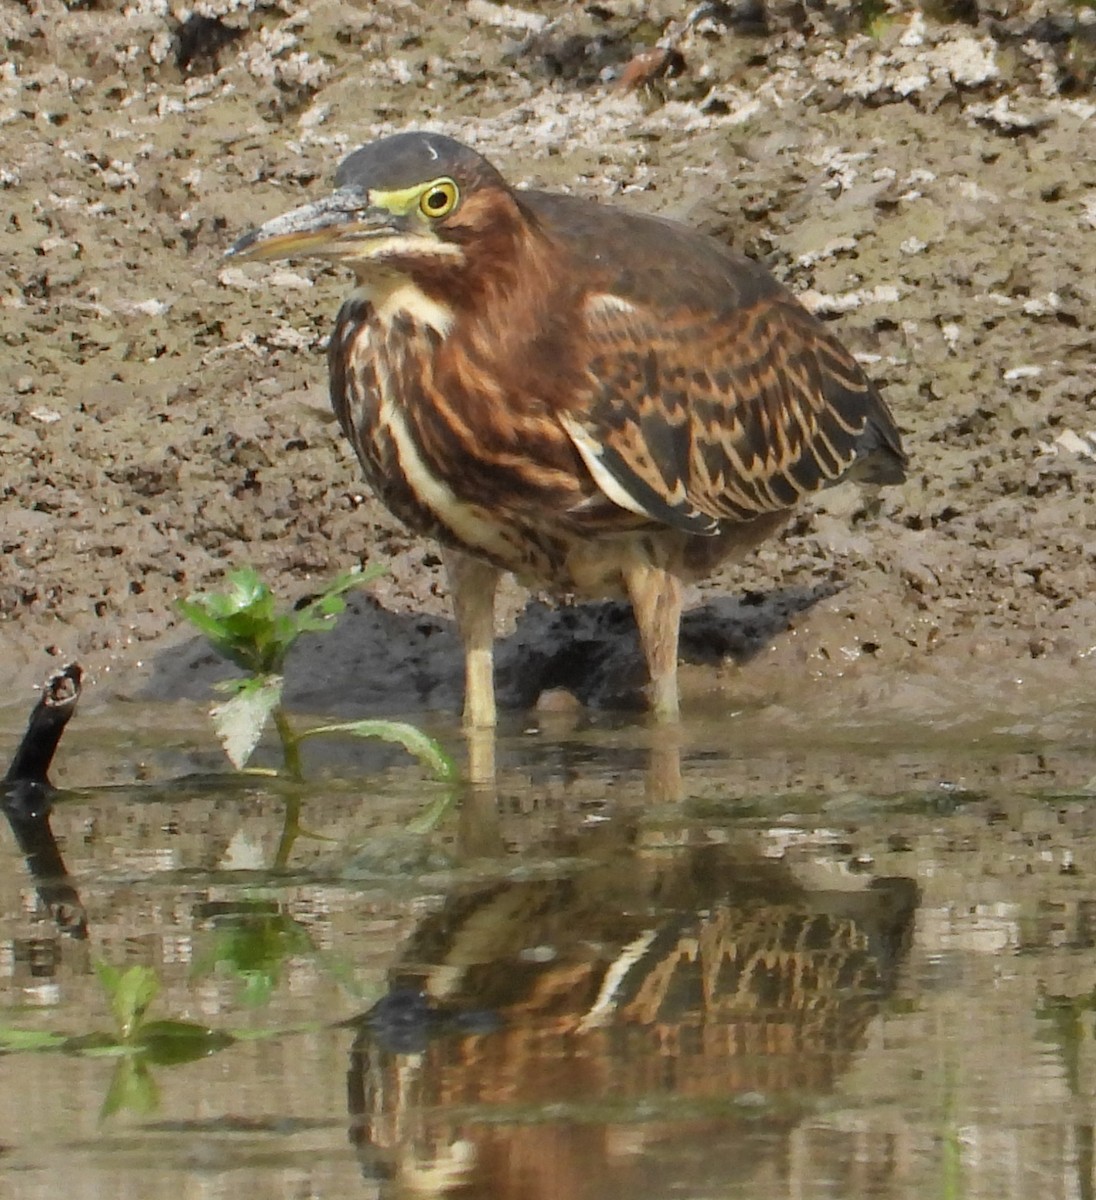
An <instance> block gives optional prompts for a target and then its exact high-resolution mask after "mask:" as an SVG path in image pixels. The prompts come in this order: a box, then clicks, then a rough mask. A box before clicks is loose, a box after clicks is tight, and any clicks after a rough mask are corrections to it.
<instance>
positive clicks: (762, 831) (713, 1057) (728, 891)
mask: <svg viewBox="0 0 1096 1200" xmlns="http://www.w3.org/2000/svg"><path fill="white" fill-rule="evenodd" d="M8 716H9V717H10V719H9V720H8V721H7V723H6V725H5V727H4V728H5V735H6V736H5V745H10V744H13V742H14V739H15V737H16V736H17V734H18V732H19V726H20V720H19V716H18V715H16V714H8ZM1090 718H1091V714H1090V713H1088V712H1086V711H1084V710H1082V709H1078V710H1077V711H1076V712H1074V713H1073V714H1072V716H1071V717H1070V719H1068V720H1066V719H1058V720H1057V722H1056V725H1055V733H1056V736H1055V738H1053V739H1048V738H1046V737H1045V736H1043V735H1042V733H1041V732H1040V730H1039V729H1037V728H1034V727H1032V726H1028V725H1024V724H1023V723H1022V722H1017V721H1016V720H1014V719H1010V720H1009V721H998V722H996V723H994V722H986V723H984V724H983V725H981V726H978V727H973V726H970V727H967V728H965V729H961V730H956V729H955V728H949V729H942V728H934V727H933V724H932V722H931V721H923V722H920V723H918V724H911V725H909V727H908V728H907V727H904V726H903V727H895V726H894V724H893V723H890V724H888V723H886V722H879V723H878V724H876V725H872V724H871V723H866V722H864V721H863V720H860V721H857V722H852V721H847V720H842V722H841V723H840V725H839V726H837V727H834V726H833V724H831V723H827V724H825V725H823V724H821V723H816V724H813V725H811V724H804V723H803V722H799V723H798V724H796V723H795V722H794V721H792V720H791V719H790V718H787V719H785V717H783V716H781V714H779V713H774V712H773V711H759V712H757V713H748V712H746V713H739V714H737V715H735V716H734V717H733V718H728V717H727V715H726V714H717V713H712V714H708V715H707V716H706V715H704V714H701V715H699V716H698V717H696V718H695V719H694V720H693V721H692V723H691V724H690V725H689V726H688V727H687V728H686V730H685V731H684V732H683V733H682V734H681V735H680V736H678V737H677V738H673V739H671V738H664V737H658V736H655V735H654V734H652V733H651V732H650V731H647V730H645V729H644V728H642V727H641V726H639V725H637V724H636V723H635V722H634V721H629V722H622V723H614V722H612V721H608V720H604V719H601V720H597V721H590V722H587V721H584V720H581V719H580V720H572V721H568V720H566V719H555V720H554V721H548V720H547V719H545V720H544V721H543V722H540V723H536V722H529V723H525V724H518V725H515V726H514V727H513V728H510V729H508V730H506V731H504V733H503V735H502V736H501V738H500V740H499V743H498V746H497V751H496V771H497V778H496V781H495V783H494V784H493V785H488V784H484V785H481V786H479V787H477V788H474V789H469V790H467V791H466V792H465V793H463V794H462V795H461V796H460V797H459V802H455V803H453V804H452V805H451V806H450V807H449V808H445V800H446V796H445V793H444V790H443V789H442V788H441V786H440V785H437V784H434V783H431V782H428V781H425V780H424V779H423V776H422V773H421V772H420V771H419V770H418V769H416V768H415V767H413V766H409V765H407V764H406V763H405V762H404V761H403V760H401V759H400V758H399V756H398V755H396V754H394V753H392V752H389V751H384V752H378V753H374V752H373V751H370V750H368V749H366V750H363V749H361V748H355V749H353V750H350V751H343V750H341V749H340V750H339V751H337V752H335V751H332V750H330V749H328V750H326V751H325V750H323V749H320V750H318V751H314V752H313V753H314V757H313V760H312V762H311V763H310V768H309V769H310V772H311V776H312V778H313V779H314V780H315V782H313V783H310V785H309V786H308V788H307V789H306V790H305V791H304V792H303V793H302V794H297V793H295V792H293V791H292V790H291V789H287V788H286V787H284V786H283V785H278V784H276V783H274V782H273V781H269V780H264V779H261V778H250V779H240V778H239V777H233V776H230V775H228V774H227V773H225V772H224V771H223V769H222V767H221V763H220V760H219V758H218V756H217V753H216V750H215V748H214V747H213V746H212V745H211V743H210V740H209V734H208V732H207V730H206V729H205V726H204V724H203V722H202V720H201V717H200V714H199V713H198V712H197V711H196V710H191V709H187V708H183V707H181V706H164V707H162V708H157V707H155V706H153V707H142V708H141V709H140V710H136V709H133V708H127V707H124V706H115V707H112V708H110V709H105V710H100V711H98V712H96V711H94V710H91V711H88V712H87V713H81V714H80V715H78V717H77V718H76V720H75V721H74V722H73V724H72V725H71V727H70V729H69V731H68V732H67V733H66V735H65V739H64V740H63V741H62V745H61V749H60V752H59V754H58V759H57V763H56V767H55V772H54V774H55V776H56V777H57V781H58V782H64V783H65V784H66V785H70V786H71V787H72V790H71V791H70V792H67V793H66V794H64V795H63V796H62V798H61V799H60V801H59V802H58V804H57V805H56V807H55V808H54V810H53V812H52V814H51V815H50V818H49V820H50V828H51V832H52V834H53V835H54V838H55V840H56V845H57V848H58V849H59V851H60V853H61V854H62V856H63V859H64V862H65V863H66V864H67V867H68V871H69V880H68V881H67V882H68V885H69V886H70V887H71V889H73V891H71V892H67V893H66V892H58V891H57V889H56V887H54V888H53V890H50V888H49V887H47V886H45V885H42V886H41V890H37V889H36V886H35V881H34V880H33V879H32V877H31V875H30V873H29V871H28V867H27V863H26V862H25V860H24V855H23V853H22V852H21V851H20V849H19V847H18V846H17V845H16V842H15V839H14V837H13V836H11V835H10V834H9V833H8V831H7V830H5V831H4V838H3V840H2V842H0V1025H2V1026H3V1027H4V1028H5V1029H7V1030H9V1031H10V1030H12V1029H18V1030H21V1031H23V1032H25V1033H27V1034H34V1033H39V1034H43V1035H48V1034H65V1035H72V1036H77V1037H79V1036H85V1035H88V1034H91V1033H92V1032H100V1033H101V1034H102V1035H103V1039H102V1043H103V1044H102V1046H101V1047H100V1049H99V1052H98V1053H95V1054H90V1053H87V1052H86V1051H87V1049H88V1047H87V1044H86V1043H84V1044H83V1045H82V1047H80V1048H82V1049H83V1051H84V1052H82V1053H73V1052H71V1051H72V1050H73V1049H74V1046H73V1044H72V1043H70V1044H69V1045H68V1047H67V1049H68V1050H69V1051H70V1052H63V1051H62V1050H57V1051H53V1052H45V1051H32V1050H29V1049H28V1050H24V1051H20V1052H12V1053H7V1054H5V1055H3V1056H2V1057H0V1080H2V1087H0V1112H2V1121H0V1194H2V1195H3V1196H4V1197H11V1198H13V1200H24V1198H26V1200H31V1198H35V1200H36V1198H39V1197H42V1198H45V1197H50V1198H52V1197H56V1196H57V1195H59V1194H62V1193H63V1194H64V1195H66V1197H69V1198H70V1200H82V1198H84V1197H89V1198H90V1197H101V1196H104V1195H110V1196H112V1197H122V1198H126V1197H135V1198H136V1197H142V1198H148V1197H156V1196H161V1195H162V1196H171V1197H184V1198H189V1197H203V1198H205V1197H220V1196H230V1195H231V1196H233V1197H235V1196H239V1195H241V1194H242V1195H246V1196H248V1197H258V1198H260V1200H265V1198H267V1197H270V1198H274V1197H279V1198H280V1197H302V1196H316V1197H348V1196H359V1195H360V1196H370V1197H372V1196H384V1197H387V1196H403V1195H420V1194H436V1195H453V1196H456V1195H460V1196H465V1197H507V1196H515V1197H516V1196H519V1195H520V1196H522V1197H523V1198H526V1200H528V1197H531V1196H532V1197H544V1198H545V1200H549V1198H551V1200H556V1198H559V1200H563V1198H567V1200H583V1198H585V1197H591V1198H594V1197H597V1198H599V1200H600V1198H607V1200H612V1198H614V1197H621V1198H622V1200H623V1198H624V1197H628V1198H630V1200H632V1198H634V1200H646V1198H648V1197H649V1198H651V1200H654V1198H655V1197H658V1198H662V1197H666V1196H677V1195H680V1196H686V1197H695V1198H697V1200H699V1198H703V1197H716V1196H718V1197H765V1198H769V1197H785V1196H786V1197H789V1198H791V1197H794V1198H796V1200H823V1198H826V1200H829V1198H848V1197H881V1198H882V1197H886V1198H888V1200H890V1198H895V1200H898V1198H902V1200H905V1198H911V1200H912V1198H913V1197H917V1198H918V1200H920V1198H922V1197H926V1196H940V1197H983V1196H984V1197H987V1198H989V1197H992V1198H993V1200H1000V1198H1003V1197H1017V1198H1020V1197H1023V1198H1024V1200H1027V1198H1028V1197H1030V1196H1033V1195H1037V1196H1039V1197H1040V1198H1046V1200H1056V1198H1058V1197H1062V1198H1063V1200H1064V1198H1066V1197H1086V1196H1090V1195H1092V1194H1093V1172H1094V1165H1093V1164H1094V1152H1093V1109H1094V1098H1096V1055H1094V1053H1093V1040H1092V1035H1093V1032H1094V1018H1093V1010H1094V1009H1096V955H1094V953H1093V948H1094V943H1096V902H1094V900H1093V899H1092V891H1091V884H1090V881H1091V878H1092V873H1093V870H1094V869H1096V837H1094V832H1096V805H1094V803H1093V801H1094V793H1093V787H1094V781H1096V741H1094V740H1093V739H1092V738H1091V737H1088V736H1087V734H1086V730H1088V729H1090V728H1091V721H1090ZM793 726H794V732H792V729H793ZM437 732H439V733H440V734H441V735H442V736H443V737H444V738H445V740H446V741H448V742H449V743H450V744H453V745H456V744H459V739H458V737H457V734H456V731H455V730H454V729H452V728H451V727H445V726H442V727H441V728H440V729H439V730H437ZM298 803H299V806H300V811H299V814H298V824H299V826H300V827H302V828H303V830H304V831H305V833H304V834H301V835H299V836H295V837H294V836H293V835H292V831H291V833H290V835H289V836H287V834H286V827H285V824H284V821H285V816H286V813H287V810H288V811H289V812H290V815H291V816H292V815H293V811H294V806H295V805H296V804H298ZM431 806H434V807H435V809H437V810H439V812H440V815H438V817H437V822H436V824H435V826H434V828H433V829H432V830H431V831H428V832H418V831H416V830H415V828H414V825H413V822H414V821H415V819H416V818H418V817H421V816H422V814H423V813H424V812H426V811H427V810H428V809H430V807H431ZM435 815H437V814H435ZM24 833H25V831H24ZM38 834H39V835H41V834H42V830H41V829H40V828H39V830H38ZM312 834H315V835H319V836H318V837H313V836H310V835H312ZM321 839H323V840H321ZM279 857H280V858H281V860H282V861H283V864H284V865H282V866H281V867H278V868H276V867H275V864H276V863H277V862H278V861H279ZM40 883H41V881H40ZM82 916H83V918H85V919H86V925H84V924H83V923H82V921H81V917H82ZM100 962H105V963H108V964H111V965H113V966H115V967H118V968H126V967H129V966H139V967H144V968H148V969H149V976H150V977H154V978H155V980H156V982H157V983H158V985H159V992H158V994H157V995H156V997H155V999H153V1000H152V1002H151V1004H150V1006H149V1009H148V1012H147V1014H146V1017H145V1019H146V1020H154V1019H160V1020H170V1021H175V1022H189V1023H193V1024H195V1025H199V1026H202V1027H208V1028H210V1029H212V1030H215V1031H217V1032H218V1034H220V1035H221V1036H220V1038H219V1040H217V1041H213V1042H210V1043H208V1044H205V1043H199V1044H197V1046H198V1049H199V1050H201V1051H203V1053H202V1054H201V1056H199V1057H192V1058H190V1060H189V1061H181V1062H170V1061H164V1059H169V1058H171V1057H172V1055H171V1054H168V1053H166V1052H164V1051H163V1047H160V1048H159V1049H157V1050H154V1051H153V1050H149V1049H148V1047H147V1046H144V1047H143V1048H139V1047H136V1043H133V1042H131V1043H130V1044H128V1046H125V1047H123V1048H124V1049H126V1050H128V1053H126V1054H119V1053H118V1036H117V1017H116V1015H115V1014H113V1013H112V1011H111V1004H110V1000H109V998H108V995H107V991H106V990H105V989H104V986H103V983H102V982H101V980H100V978H99V976H98V974H97V972H96V968H95V964H96V963H100ZM188 1044H189V1043H188ZM176 1057H188V1056H185V1055H176ZM112 1107H113V1108H114V1109H115V1111H113V1112H112V1113H110V1114H109V1115H104V1109H110V1108H112Z"/></svg>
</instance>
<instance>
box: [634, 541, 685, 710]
mask: <svg viewBox="0 0 1096 1200" xmlns="http://www.w3.org/2000/svg"><path fill="white" fill-rule="evenodd" d="M624 586H625V587H626V588H627V590H628V597H629V599H630V600H631V601H632V609H633V611H634V612H635V616H636V624H637V625H638V626H639V644H640V646H642V647H643V657H644V658H645V659H646V660H647V672H648V674H649V675H650V677H651V687H650V704H651V711H652V712H653V713H654V715H655V716H656V717H658V718H659V719H661V720H667V721H674V720H676V719H677V715H678V699H677V639H678V634H679V633H680V630H681V605H682V588H681V580H679V579H678V577H677V576H676V575H672V574H670V572H669V571H663V570H662V569H661V568H660V567H655V566H652V565H651V564H650V563H646V562H637V563H633V564H631V565H630V566H628V567H626V568H625V569H624Z"/></svg>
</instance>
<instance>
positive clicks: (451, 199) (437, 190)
mask: <svg viewBox="0 0 1096 1200" xmlns="http://www.w3.org/2000/svg"><path fill="white" fill-rule="evenodd" d="M459 197H460V192H458V191H457V185H456V184H455V183H454V182H453V181H452V180H451V179H439V180H438V181H437V182H436V183H432V184H431V185H430V186H429V187H428V188H427V189H426V191H424V192H423V194H422V195H421V196H420V197H419V210H420V211H421V212H422V213H423V215H424V216H427V217H433V218H434V219H435V220H436V219H437V218H438V217H447V216H448V215H449V214H450V213H451V212H452V211H453V209H454V208H456V207H457V200H458V199H459Z"/></svg>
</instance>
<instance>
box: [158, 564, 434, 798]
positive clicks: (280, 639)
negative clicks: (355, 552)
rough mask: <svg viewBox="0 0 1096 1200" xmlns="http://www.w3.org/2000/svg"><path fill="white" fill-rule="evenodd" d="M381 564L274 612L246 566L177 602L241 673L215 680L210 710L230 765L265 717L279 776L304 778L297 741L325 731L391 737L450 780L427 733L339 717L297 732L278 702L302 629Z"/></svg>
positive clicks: (325, 621)
mask: <svg viewBox="0 0 1096 1200" xmlns="http://www.w3.org/2000/svg"><path fill="white" fill-rule="evenodd" d="M383 572H384V567H382V566H372V567H369V568H367V569H365V570H362V569H360V568H356V569H354V570H352V571H346V572H344V573H343V574H341V575H339V576H338V577H337V578H335V579H333V580H332V581H331V583H329V584H328V585H327V587H325V588H324V590H323V591H322V592H320V594H319V595H318V596H315V597H314V598H313V599H312V600H310V601H309V602H308V603H307V604H304V605H302V606H301V607H300V608H297V609H288V610H284V611H278V606H277V604H276V601H275V598H274V595H273V593H272V592H271V590H270V588H269V587H267V585H266V584H265V583H264V582H263V581H262V579H261V578H260V577H259V574H258V572H256V571H255V570H253V569H252V568H251V567H241V568H240V569H238V570H235V571H232V572H230V573H229V575H228V577H227V583H228V589H227V591H224V592H199V593H197V594H195V595H193V596H190V597H189V598H188V599H186V600H179V601H177V602H176V603H177V606H178V609H179V611H180V613H182V615H183V616H184V617H185V618H186V619H187V620H188V621H189V622H190V623H191V624H192V625H194V626H195V627H196V628H197V629H198V630H200V631H201V632H202V633H203V634H205V636H206V637H207V638H208V639H209V642H210V644H211V645H212V647H213V648H214V650H216V651H217V653H218V654H220V655H221V656H222V657H223V658H227V659H228V660H229V662H232V663H234V664H235V665H236V666H237V667H240V668H241V669H242V670H244V671H246V672H247V674H246V676H245V677H244V678H242V679H231V680H226V681H225V682H223V683H218V684H216V685H215V686H216V688H217V689H218V690H219V691H222V692H227V693H229V694H230V697H229V699H227V700H225V701H224V702H223V703H221V704H217V705H215V706H214V707H213V709H212V710H211V714H210V715H211V716H212V718H213V724H214V727H215V728H216V730H217V735H218V737H219V738H220V739H221V744H222V745H223V746H224V749H225V753H226V754H227V755H228V757H229V759H230V761H231V762H232V764H233V766H235V767H236V768H237V769H238V770H243V769H244V768H245V767H246V766H247V763H248V760H249V759H250V758H251V755H252V754H253V753H254V751H255V748H256V746H258V744H259V739H260V738H261V737H262V734H263V730H264V729H265V728H266V725H267V722H268V721H273V724H274V728H275V729H276V730H277V733H278V737H279V739H280V741H281V746H282V756H283V762H284V771H285V774H286V775H287V776H288V777H289V778H290V779H292V780H293V781H294V782H298V783H299V782H302V781H303V774H302V770H301V743H302V742H304V741H305V740H306V739H307V738H312V737H320V736H326V735H328V734H347V735H350V736H353V737H370V738H379V739H381V740H382V741H387V742H396V743H398V744H399V745H402V746H403V747H404V748H405V749H406V750H407V751H408V752H409V753H411V754H413V755H415V756H416V757H417V758H418V759H419V761H420V762H422V763H424V764H425V765H426V766H427V767H429V769H430V770H431V771H433V773H434V775H435V776H436V778H438V779H440V780H443V781H446V782H453V781H455V780H456V778H457V769H456V765H455V764H454V762H453V760H452V759H451V758H450V757H449V755H448V754H446V752H445V751H444V750H443V749H442V747H441V746H440V745H439V744H438V742H436V741H435V740H434V739H433V738H432V737H430V736H428V735H427V734H425V733H423V732H422V731H421V730H420V729H416V728H415V726H414V725H409V724H406V723H405V722H402V721H382V720H365V721H340V722H337V723H335V724H329V725H315V726H312V727H311V728H308V729H303V730H299V731H298V730H295V729H294V728H293V726H292V725H291V723H290V721H289V718H288V716H287V715H286V712H285V708H284V707H283V705H282V692H283V688H284V683H285V676H284V669H285V660H286V656H287V655H288V653H289V650H290V648H291V647H292V645H293V643H294V642H295V641H296V640H297V638H298V637H300V635H301V634H302V633H306V632H314V631H322V630H325V629H330V628H331V626H332V624H333V623H334V620H335V618H336V617H337V616H339V614H340V613H342V612H343V611H344V609H345V608H346V601H345V600H344V599H343V596H344V595H345V593H346V592H348V591H350V590H351V589H352V588H358V587H361V586H362V585H363V584H366V583H370V582H372V580H374V579H376V578H377V576H378V575H381V574H383Z"/></svg>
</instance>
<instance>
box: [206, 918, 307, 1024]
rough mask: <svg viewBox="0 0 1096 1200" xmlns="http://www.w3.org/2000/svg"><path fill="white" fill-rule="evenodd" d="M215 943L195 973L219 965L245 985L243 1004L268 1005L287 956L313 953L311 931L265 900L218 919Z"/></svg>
mask: <svg viewBox="0 0 1096 1200" xmlns="http://www.w3.org/2000/svg"><path fill="white" fill-rule="evenodd" d="M214 929H215V933H214V938H213V945H212V947H211V948H210V949H209V951H208V952H207V953H206V954H203V955H202V956H201V958H199V960H198V961H197V962H196V963H195V965H194V973H195V975H206V974H209V973H210V972H211V971H213V970H215V969H216V968H218V967H221V968H224V969H226V970H227V971H228V972H229V973H230V974H231V975H233V976H235V977H236V978H237V979H238V980H239V981H240V982H241V984H242V985H243V992H242V995H241V997H240V998H241V1001H242V1002H243V1003H244V1004H249V1005H260V1004H265V1003H266V1002H267V1001H268V1000H269V999H270V997H271V994H272V993H273V991H274V989H275V988H276V987H277V985H278V981H279V979H280V978H281V974H282V969H283V968H284V966H285V963H286V961H287V960H288V959H290V958H292V957H293V956H295V955H299V954H314V953H315V952H316V948H315V946H314V945H313V943H312V939H311V938H310V937H309V935H308V930H307V929H305V927H304V926H303V925H302V924H301V923H300V922H299V921H295V920H294V919H293V918H292V917H291V916H289V915H288V913H284V912H280V911H279V910H278V908H277V905H270V906H267V905H265V904H264V903H263V902H262V901H253V902H250V903H246V904H245V905H243V906H242V907H240V908H239V909H238V910H237V911H235V912H230V913H224V914H221V915H219V916H218V917H217V918H215V922H214Z"/></svg>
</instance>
